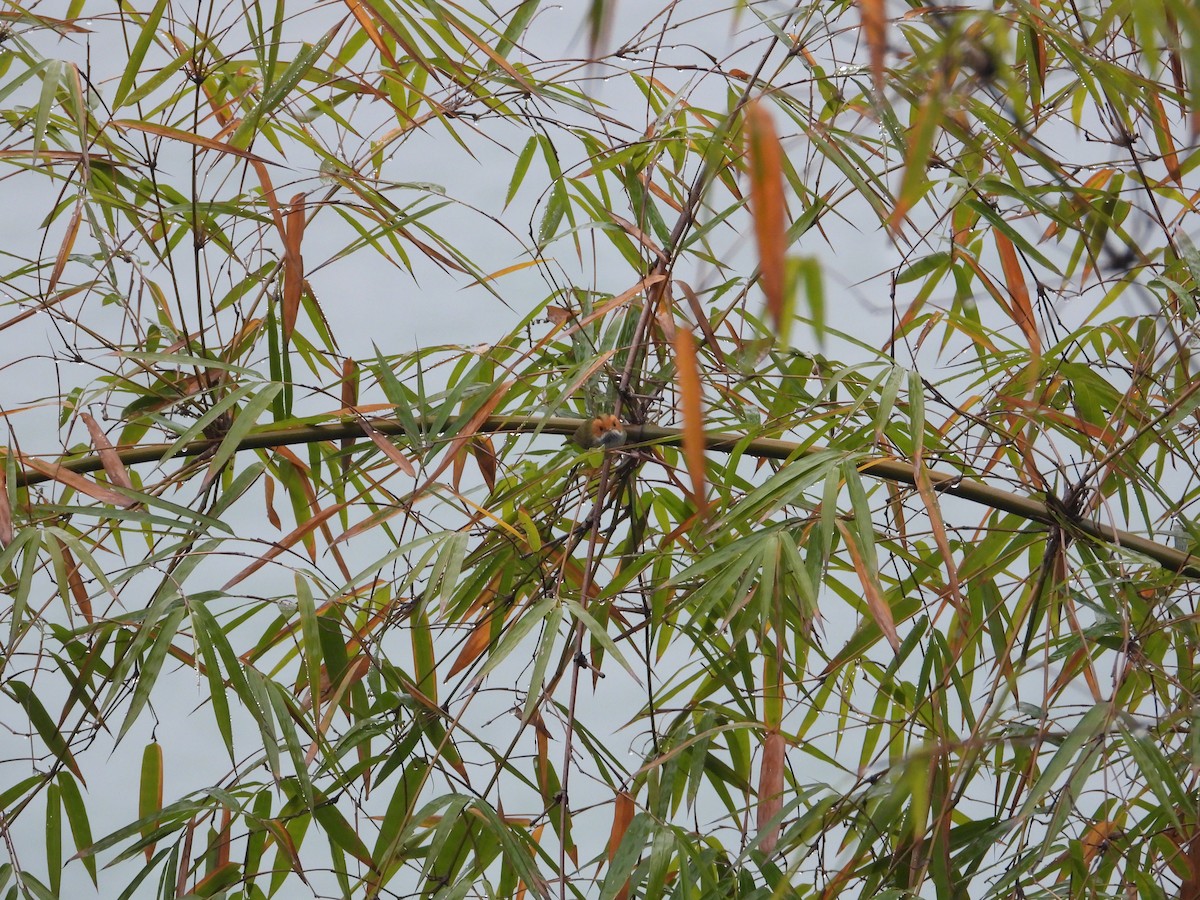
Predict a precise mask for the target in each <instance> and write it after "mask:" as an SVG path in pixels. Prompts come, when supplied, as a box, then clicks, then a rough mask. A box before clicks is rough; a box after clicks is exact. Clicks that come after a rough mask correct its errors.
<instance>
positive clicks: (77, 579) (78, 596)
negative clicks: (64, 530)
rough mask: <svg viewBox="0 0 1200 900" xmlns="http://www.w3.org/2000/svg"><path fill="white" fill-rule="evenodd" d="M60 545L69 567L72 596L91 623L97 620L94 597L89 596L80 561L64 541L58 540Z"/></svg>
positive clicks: (64, 559)
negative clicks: (76, 560) (93, 610)
mask: <svg viewBox="0 0 1200 900" xmlns="http://www.w3.org/2000/svg"><path fill="white" fill-rule="evenodd" d="M58 547H59V552H60V553H62V558H63V563H64V564H65V565H66V567H67V585H68V586H69V587H70V589H71V596H72V597H73V598H74V600H75V605H76V606H78V607H79V612H80V614H81V615H82V616H83V618H84V621H85V622H87V623H88V624H89V625H91V624H92V623H93V622H95V621H96V619H95V616H93V615H92V598H91V597H89V596H88V592H87V588H86V587H85V586H84V584H83V577H82V576H81V575H80V574H79V563H77V562H75V558H74V557H73V556H71V551H70V550H68V549H67V547H66V545H65V544H63V543H62V541H59V542H58Z"/></svg>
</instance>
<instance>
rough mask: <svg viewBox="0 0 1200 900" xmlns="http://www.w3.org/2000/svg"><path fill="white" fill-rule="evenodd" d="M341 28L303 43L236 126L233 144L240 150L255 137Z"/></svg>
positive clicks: (232, 137)
mask: <svg viewBox="0 0 1200 900" xmlns="http://www.w3.org/2000/svg"><path fill="white" fill-rule="evenodd" d="M337 32H338V27H337V26H335V27H334V28H332V29H331V30H329V31H327V32H326V33H325V35H324V37H322V38H321V40H319V41H317V43H316V44H301V45H300V51H299V52H298V53H297V54H296V58H295V59H293V60H292V61H291V63H289V64H288V67H287V68H286V69H285V70H284V71H283V74H282V75H280V76H279V78H277V79H275V80H273V81H271V82H270V83H269V84H268V85H267V86H266V88H265V90H264V91H263V97H262V100H260V101H259V102H258V104H257V105H256V106H255V107H254V109H252V110H251V111H250V112H249V113H248V114H247V115H246V117H245V118H244V119H243V120H242V123H241V124H240V125H239V126H238V127H237V129H236V130H235V131H234V132H233V134H232V135H231V136H230V138H229V143H230V145H231V146H233V147H236V148H238V149H239V150H245V149H246V148H248V147H249V146H250V144H251V142H253V140H254V135H255V134H256V133H257V131H258V125H259V122H261V121H262V119H263V117H264V116H268V115H270V114H271V113H272V112H274V111H275V109H276V108H278V107H279V106H280V105H282V103H283V102H284V100H286V99H287V97H288V95H289V94H291V92H292V90H293V89H294V88H295V87H296V85H298V84H299V83H300V80H301V79H302V78H304V76H306V75H307V74H308V73H309V72H310V71H312V69H313V67H314V66H315V65H316V64H317V62H318V61H319V60H320V58H321V55H322V54H323V53H324V52H325V48H326V47H328V46H329V42H330V41H332V40H333V38H334V35H336V34H337Z"/></svg>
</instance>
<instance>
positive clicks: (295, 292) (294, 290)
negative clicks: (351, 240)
mask: <svg viewBox="0 0 1200 900" xmlns="http://www.w3.org/2000/svg"><path fill="white" fill-rule="evenodd" d="M303 240H304V194H297V195H296V196H294V197H293V198H292V202H291V203H290V204H289V205H288V212H287V220H286V222H285V227H284V232H283V248H284V254H283V339H284V341H290V340H291V338H292V332H293V331H295V330H296V319H297V317H298V316H299V315H300V297H301V295H302V294H303V293H304V257H303V256H302V255H301V253H300V244H301V242H302V241H303Z"/></svg>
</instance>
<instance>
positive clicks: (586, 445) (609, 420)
mask: <svg viewBox="0 0 1200 900" xmlns="http://www.w3.org/2000/svg"><path fill="white" fill-rule="evenodd" d="M571 440H572V441H574V442H575V443H576V444H578V445H579V446H580V447H582V448H583V449H584V450H591V449H593V448H595V447H602V448H603V449H605V450H611V449H612V448H613V447H620V446H621V445H622V444H623V443H625V426H624V425H622V424H621V420H620V419H618V418H617V417H616V416H613V415H607V416H596V418H594V419H589V420H587V421H585V422H581V423H580V425H579V427H578V428H576V429H575V433H574V434H573V435H571Z"/></svg>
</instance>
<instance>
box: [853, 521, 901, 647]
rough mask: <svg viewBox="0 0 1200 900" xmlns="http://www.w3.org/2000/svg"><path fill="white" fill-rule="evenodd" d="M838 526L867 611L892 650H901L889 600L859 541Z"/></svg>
mask: <svg viewBox="0 0 1200 900" xmlns="http://www.w3.org/2000/svg"><path fill="white" fill-rule="evenodd" d="M837 526H838V530H839V531H841V533H842V538H843V539H844V540H845V541H846V549H847V550H848V551H849V552H850V561H851V562H853V563H854V571H855V572H857V573H858V580H859V582H860V583H861V584H862V589H863V599H864V600H866V602H867V611H868V612H869V613H870V614H871V618H872V619H874V620H875V624H876V625H878V626H879V630H880V631H882V632H883V635H884V637H886V638H887V640H888V643H889V644H891V645H892V649H893V650H899V649H900V635H899V633H898V632H897V631H896V620H895V618H893V616H892V608H891V607H890V606H888V603H887V600H886V599H884V596H883V593H882V592H881V591H880V590H879V582H878V580H877V579H876V578H875V575H874V573H873V572H869V571H868V570H867V564H866V561H865V560H864V559H863V556H862V552H861V551H860V550H859V547H858V541H857V540H856V539H855V537H854V535H853V534H851V533H850V529H849V528H847V527H846V524H845V523H844V522H841V521H839V522H838V523H837Z"/></svg>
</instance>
